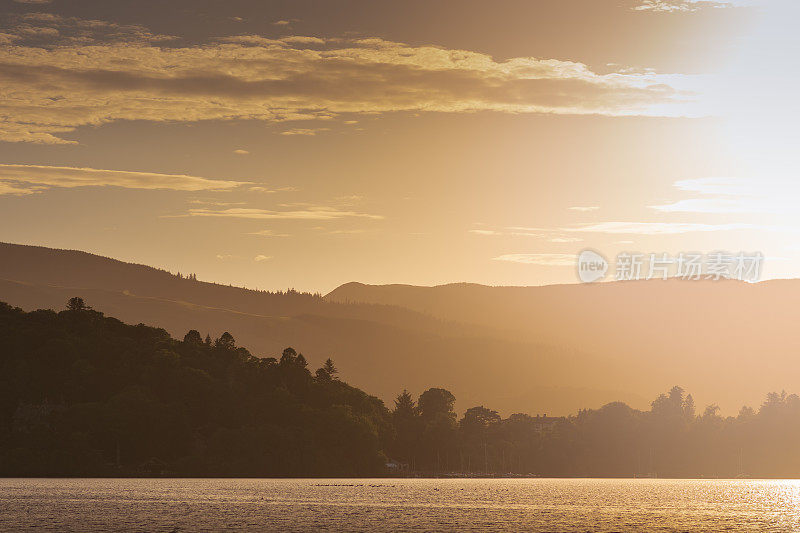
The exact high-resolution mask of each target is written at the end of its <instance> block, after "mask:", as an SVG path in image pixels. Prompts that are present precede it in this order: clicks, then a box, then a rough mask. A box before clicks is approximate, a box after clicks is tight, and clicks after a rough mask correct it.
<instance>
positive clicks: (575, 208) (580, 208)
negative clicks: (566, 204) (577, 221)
mask: <svg viewBox="0 0 800 533" xmlns="http://www.w3.org/2000/svg"><path fill="white" fill-rule="evenodd" d="M569 209H570V211H580V212H582V213H588V212H590V211H597V210H598V209H600V206H599V205H591V206H579V205H576V206H573V207H570V208H569Z"/></svg>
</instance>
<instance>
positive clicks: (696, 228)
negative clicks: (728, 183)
mask: <svg viewBox="0 0 800 533" xmlns="http://www.w3.org/2000/svg"><path fill="white" fill-rule="evenodd" d="M760 228H762V226H759V225H756V224H739V223H733V224H695V223H688V222H601V223H599V224H588V225H585V226H576V227H571V228H561V231H572V232H581V233H608V234H630V235H675V234H680V233H695V232H708V231H733V230H747V229H760Z"/></svg>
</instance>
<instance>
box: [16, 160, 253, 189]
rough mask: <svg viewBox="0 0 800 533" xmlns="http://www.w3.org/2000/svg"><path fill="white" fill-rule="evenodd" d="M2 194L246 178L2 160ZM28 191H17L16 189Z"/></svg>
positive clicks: (221, 184)
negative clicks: (224, 177)
mask: <svg viewBox="0 0 800 533" xmlns="http://www.w3.org/2000/svg"><path fill="white" fill-rule="evenodd" d="M0 183H2V187H0V194H28V193H29V192H37V191H41V190H45V189H49V188H52V187H64V188H75V187H122V188H125V189H148V190H158V189H161V190H173V191H219V190H226V189H233V188H235V187H238V186H240V185H243V184H244V183H246V182H241V181H224V180H212V179H207V178H200V177H197V176H187V175H185V174H159V173H155V172H131V171H125V170H100V169H95V168H76V167H53V166H42V165H9V164H0ZM20 190H21V191H25V192H15V191H20Z"/></svg>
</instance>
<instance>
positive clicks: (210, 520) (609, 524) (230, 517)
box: [0, 479, 800, 532]
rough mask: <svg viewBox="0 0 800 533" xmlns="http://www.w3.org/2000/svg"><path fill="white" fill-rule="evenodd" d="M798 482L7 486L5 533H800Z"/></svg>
mask: <svg viewBox="0 0 800 533" xmlns="http://www.w3.org/2000/svg"><path fill="white" fill-rule="evenodd" d="M798 504H800V482H799V481H782V480H666V479H636V480H634V479H493V480H486V479H448V480H442V479H364V480H351V479H340V480H330V479H329V480H322V479H302V480H289V479H286V480H276V479H4V480H1V479H0V530H2V531H19V530H23V529H29V528H40V529H45V530H47V529H49V530H58V531H65V530H67V531H120V530H127V531H142V530H146V531H220V530H237V529H247V530H257V531H308V530H331V531H333V530H347V531H393V530H405V531H407V530H426V531H429V530H436V529H438V530H448V531H454V530H456V531H474V530H479V529H483V528H486V529H491V530H492V531H520V530H526V531H715V532H716V531H748V532H749V531H795V530H797V531H800V507H798Z"/></svg>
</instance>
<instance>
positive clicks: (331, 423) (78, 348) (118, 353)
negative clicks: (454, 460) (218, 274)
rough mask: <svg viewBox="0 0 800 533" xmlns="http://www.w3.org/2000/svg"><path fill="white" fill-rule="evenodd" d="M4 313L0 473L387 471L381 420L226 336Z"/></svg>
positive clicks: (86, 314)
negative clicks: (175, 336) (181, 334)
mask: <svg viewBox="0 0 800 533" xmlns="http://www.w3.org/2000/svg"><path fill="white" fill-rule="evenodd" d="M69 307H70V308H69V309H68V310H66V311H62V312H59V313H56V312H53V311H34V312H30V313H25V312H23V311H21V310H19V309H15V308H12V307H10V306H8V305H6V304H0V343H2V350H0V354H1V355H0V475H5V476H78V475H80V476H118V475H124V476H129V475H134V476H135V475H153V474H156V475H159V474H169V475H186V476H363V475H375V474H379V473H382V472H383V471H384V468H385V456H384V454H383V453H382V450H383V449H385V447H386V446H385V443H386V442H388V440H389V435H390V433H391V426H390V420H389V415H388V411H387V410H386V408H385V407H384V405H383V403H382V402H381V401H380V400H378V399H377V398H375V397H372V396H369V395H367V394H365V393H364V392H362V391H360V390H358V389H356V388H354V387H350V386H348V385H347V384H345V383H343V382H341V381H339V380H337V379H336V369H335V367H334V366H333V364H332V363H328V364H326V365H325V367H323V368H321V369H320V370H318V371H316V372H315V374H314V375H312V374H311V372H310V371H309V369H308V367H307V362H306V360H305V359H304V357H303V356H302V355H301V354H298V353H296V352H295V351H294V350H292V349H291V348H287V349H286V350H284V352H283V354H282V355H281V356H280V358H265V359H260V358H256V357H253V356H252V355H251V354H250V353H249V352H248V351H247V350H246V349H244V348H241V347H237V346H236V344H235V340H234V339H233V337H232V336H231V335H230V334H227V333H226V334H223V335H222V336H220V337H219V338H218V339H216V340H214V341H212V340H211V339H210V338H209V337H207V336H206V337H205V338H203V337H202V336H201V334H200V333H199V332H197V331H190V332H189V333H187V334H186V337H185V338H184V339H183V340H182V341H179V340H175V339H172V338H171V337H170V336H169V334H168V333H167V332H166V331H164V330H162V329H156V328H151V327H146V326H144V325H137V326H131V325H126V324H123V323H122V322H120V321H118V320H116V319H113V318H107V317H104V316H103V314H102V313H99V312H97V311H93V310H91V309H89V308H87V307H86V306H85V304H83V302H82V301H80V300H79V299H73V300H71V301H70V306H69Z"/></svg>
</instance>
